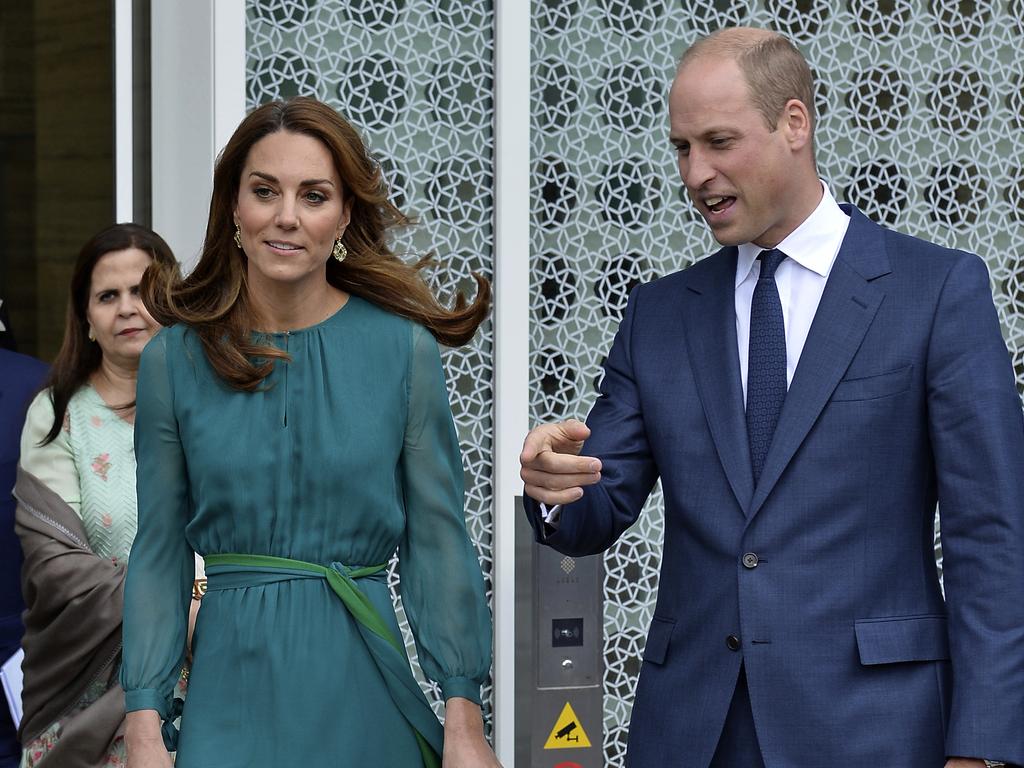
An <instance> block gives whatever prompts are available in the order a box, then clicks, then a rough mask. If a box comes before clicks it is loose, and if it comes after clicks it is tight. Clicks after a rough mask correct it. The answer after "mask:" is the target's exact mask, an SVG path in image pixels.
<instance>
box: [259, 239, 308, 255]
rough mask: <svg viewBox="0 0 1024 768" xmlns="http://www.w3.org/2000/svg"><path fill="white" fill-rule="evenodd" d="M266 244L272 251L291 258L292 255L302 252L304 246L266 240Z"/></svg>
mask: <svg viewBox="0 0 1024 768" xmlns="http://www.w3.org/2000/svg"><path fill="white" fill-rule="evenodd" d="M265 243H266V246H267V247H268V248H269V249H270V250H272V251H274V252H275V253H280V254H283V255H285V256H290V255H291V254H293V253H298V252H299V251H301V250H302V246H301V245H296V244H295V243H287V242H283V241H278V240H266V241H265Z"/></svg>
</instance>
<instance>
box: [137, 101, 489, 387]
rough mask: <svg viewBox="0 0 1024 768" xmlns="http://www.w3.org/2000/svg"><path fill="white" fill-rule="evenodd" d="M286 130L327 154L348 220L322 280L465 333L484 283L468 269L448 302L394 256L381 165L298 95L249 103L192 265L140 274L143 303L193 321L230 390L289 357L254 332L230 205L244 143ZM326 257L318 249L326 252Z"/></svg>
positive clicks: (466, 336)
mask: <svg viewBox="0 0 1024 768" xmlns="http://www.w3.org/2000/svg"><path fill="white" fill-rule="evenodd" d="M278 131H289V132H291V133H298V134H305V135H307V136H312V137H314V138H316V139H319V140H320V141H321V142H323V144H324V146H326V147H327V149H328V151H329V152H330V153H331V156H332V158H333V159H334V165H335V168H336V170H337V172H338V176H339V177H340V179H341V183H342V186H343V187H344V195H345V197H346V199H348V198H351V200H352V214H351V220H350V222H349V225H348V227H347V228H346V230H345V233H344V235H343V237H342V241H343V242H344V244H345V246H346V248H347V249H348V257H347V258H346V259H345V260H344V261H343V262H338V261H336V260H334V259H330V258H328V260H327V281H328V282H329V283H330V284H331V285H332V286H334V287H335V288H338V289H340V290H343V291H346V292H348V293H351V294H354V295H356V296H360V297H362V298H365V299H367V300H368V301H371V302H373V303H374V304H376V305H377V306H379V307H382V308H383V309H386V310H388V311H390V312H393V313H394V314H397V315H402V316H403V317H407V318H409V319H411V320H414V321H416V322H418V323H420V324H422V325H423V326H424V327H426V328H427V330H429V331H430V332H431V333H432V334H433V335H434V337H435V338H436V339H437V340H438V341H439V342H441V343H442V344H446V345H448V346H459V345H462V344H465V343H466V342H467V341H469V340H470V339H471V338H472V337H473V334H474V333H476V329H477V328H478V327H479V326H480V323H482V322H483V320H484V318H485V317H486V316H487V312H488V309H489V307H490V297H491V288H490V283H489V282H488V281H487V280H486V279H485V278H483V277H481V276H480V275H477V274H474V275H473V277H474V278H475V279H476V282H477V287H478V289H477V295H476V299H475V300H474V301H473V303H472V304H469V305H467V303H466V299H465V296H464V295H463V294H462V293H461V292H460V293H457V294H456V296H455V304H454V306H453V308H452V309H446V308H445V307H444V306H443V305H442V304H441V303H440V302H439V301H438V299H437V297H436V296H435V295H434V293H433V291H432V290H431V289H430V287H429V286H428V285H427V283H426V282H425V281H424V279H423V277H422V275H421V273H420V270H421V269H422V268H423V267H424V266H426V265H427V264H428V263H429V262H430V260H431V259H430V257H429V256H428V257H425V258H423V259H420V260H419V261H418V262H417V263H416V264H407V263H405V262H404V261H402V260H401V259H400V258H398V257H397V256H396V255H395V254H394V253H393V252H392V250H391V248H390V247H389V245H388V243H387V231H388V230H389V229H390V228H391V227H394V226H401V225H405V224H408V223H409V219H408V218H407V217H406V216H405V215H404V214H403V213H402V212H401V211H399V210H398V209H397V208H396V207H395V206H394V205H393V204H392V203H391V201H390V200H388V189H387V185H386V183H385V182H384V179H383V177H382V175H381V171H380V166H379V165H378V164H377V162H376V161H374V159H373V158H372V157H371V156H370V154H369V152H368V150H367V148H366V146H365V145H364V144H363V141H362V139H361V138H360V137H359V134H358V133H357V132H356V130H355V129H354V128H353V127H352V126H351V125H350V124H349V123H348V122H347V121H346V120H345V119H344V118H342V117H341V116H340V115H339V114H338V113H337V112H336V111H335V110H333V109H331V107H329V106H327V105H326V104H323V103H321V102H319V101H317V100H316V99H311V98H306V97H297V98H294V99H290V100H288V101H275V102H270V103H268V104H264V105H263V106H261V107H258V108H257V109H255V110H253V111H252V112H251V113H250V114H249V115H248V116H247V117H246V118H245V119H244V120H243V121H242V123H241V124H240V125H239V126H238V128H237V129H236V130H235V132H234V134H233V135H232V137H231V139H230V140H229V141H228V143H227V146H226V147H224V151H223V152H222V153H221V155H220V158H219V159H218V161H217V166H216V168H215V169H214V172H213V196H212V199H211V201H210V217H209V221H208V223H207V227H206V238H205V241H204V243H203V249H202V253H201V255H200V257H199V262H198V264H197V265H196V267H195V269H194V270H193V271H192V272H191V274H189V275H188V276H187V277H185V278H183V279H180V280H176V281H174V283H173V284H168V285H166V286H163V287H161V286H158V285H156V284H155V283H153V282H150V281H148V280H147V281H144V283H143V292H142V295H143V301H145V303H146V306H147V308H148V309H149V311H150V314H152V315H153V317H154V319H156V321H157V322H159V323H160V324H161V325H173V324H175V323H178V322H182V323H185V324H187V325H189V326H191V327H192V328H193V329H194V330H195V332H196V333H197V334H198V336H199V339H200V341H201V342H202V345H203V349H204V351H205V352H206V356H207V358H208V359H209V361H210V364H211V365H212V366H213V368H214V370H215V371H216V372H217V374H218V375H219V376H220V377H221V378H222V379H223V380H224V381H226V382H227V383H228V384H230V385H231V386H232V387H235V388H236V389H240V390H247V391H252V390H255V389H257V388H258V387H259V386H260V384H261V383H262V381H263V380H264V379H265V378H266V376H267V375H268V374H269V373H270V371H271V370H272V368H273V365H274V359H288V355H287V354H286V353H285V352H282V351H281V350H279V349H277V348H275V347H273V346H270V345H268V344H260V343H259V342H258V340H254V339H253V338H252V333H253V331H255V330H258V326H259V322H260V321H259V318H258V317H257V316H256V312H255V310H254V309H253V307H252V304H251V301H250V298H249V295H248V290H247V278H246V261H247V259H246V256H245V253H243V252H242V251H241V250H240V249H239V248H237V247H236V246H235V243H234V240H233V237H234V232H235V225H234V222H233V212H234V208H235V204H236V200H237V198H238V190H239V186H240V183H241V177H242V171H243V169H244V166H245V161H246V159H247V157H248V155H249V150H250V149H251V148H252V146H253V145H254V144H256V142H258V141H259V140H260V139H262V138H264V137H266V136H269V135H270V134H273V133H277V132H278ZM325 256H326V254H325Z"/></svg>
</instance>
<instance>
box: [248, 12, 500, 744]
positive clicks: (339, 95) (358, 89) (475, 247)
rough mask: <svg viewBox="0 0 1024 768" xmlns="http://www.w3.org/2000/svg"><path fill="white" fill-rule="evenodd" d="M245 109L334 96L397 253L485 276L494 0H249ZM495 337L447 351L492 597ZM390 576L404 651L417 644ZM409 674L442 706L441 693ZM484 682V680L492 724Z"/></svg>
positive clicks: (446, 277) (451, 278)
mask: <svg viewBox="0 0 1024 768" xmlns="http://www.w3.org/2000/svg"><path fill="white" fill-rule="evenodd" d="M246 17H247V18H246V51H247V56H246V82H247V108H249V109H252V108H253V107H256V106H258V105H259V104H263V103H264V102H267V101H270V100H273V99H281V98H288V97H291V96H297V95H304V96H315V97H316V98H318V99H320V100H321V101H324V102H326V103H328V104H330V105H331V106H332V107H334V108H336V109H337V110H339V111H340V112H341V114H343V115H344V116H345V117H346V118H347V119H348V120H350V121H351V122H352V123H353V125H355V126H356V127H357V129H358V130H359V131H360V132H361V133H362V135H363V138H364V139H365V140H366V141H367V143H368V145H369V147H370V148H371V150H372V152H373V154H374V156H375V157H376V158H377V160H378V161H379V162H380V165H381V168H382V169H383V172H384V176H385V178H386V179H387V181H388V183H389V185H390V187H391V191H392V199H393V201H394V202H395V203H396V204H397V205H398V207H399V208H400V209H401V210H402V211H404V212H405V213H407V214H410V215H412V216H413V217H415V219H416V224H415V226H413V227H410V228H409V229H408V230H406V231H402V232H399V233H396V236H395V244H396V246H397V250H398V252H399V253H401V254H403V255H404V257H405V258H407V259H408V260H410V261H411V260H415V259H417V258H418V257H420V256H423V255H425V254H427V253H431V252H432V253H434V254H435V255H436V259H437V261H438V263H439V267H438V268H437V269H435V270H434V271H433V272H432V273H431V280H432V281H433V283H434V285H435V287H436V288H437V289H438V291H439V292H440V294H441V295H442V296H443V297H446V298H450V297H451V296H452V295H453V294H454V292H455V291H456V290H459V289H461V290H463V291H465V292H466V293H467V296H468V297H469V298H472V296H473V294H474V291H475V283H474V282H473V280H472V277H471V275H472V273H474V272H477V273H480V274H482V275H484V276H485V277H487V278H488V279H490V278H491V277H492V275H493V264H492V254H493V246H494V242H493V226H492V220H493V214H494V203H493V162H492V157H493V152H494V139H493V130H492V122H493V117H494V106H493V100H492V93H493V90H494V86H493V79H494V74H493V69H494V68H493V58H494V11H493V3H492V2H491V1H490V0H458V1H456V0H431V1H430V2H426V1H425V0H249V2H248V3H247V7H246ZM492 349H493V335H492V328H491V324H490V322H487V323H486V324H485V325H484V326H483V327H482V328H481V330H480V332H478V333H477V335H476V337H475V338H474V340H473V341H472V342H471V343H470V344H469V345H467V346H465V347H462V348H461V349H457V350H445V351H444V353H443V356H444V363H445V370H446V374H447V378H448V390H449V396H450V399H451V403H452V410H453V412H454V415H455V421H456V425H457V427H458V431H459V438H460V442H461V445H462V454H463V467H464V470H465V485H466V520H467V524H468V526H469V531H470V535H471V537H472V539H473V542H474V543H475V544H476V547H477V554H478V555H479V558H480V563H481V567H482V568H483V572H484V578H485V581H486V587H487V595H488V599H489V600H490V599H491V597H492V589H491V573H492V570H493V569H492V540H493V531H494V529H493V524H492V521H491V506H492V485H491V477H492V466H491V463H492V453H493V452H492V440H493V434H492V433H493V426H492V420H491V411H492V404H493V392H494V390H493V381H492V379H493V372H494V365H493V355H492ZM390 582H391V586H392V592H393V594H394V596H395V601H396V606H397V607H398V611H399V622H400V625H401V627H402V632H403V634H404V635H405V640H406V647H407V649H408V652H409V655H410V657H411V658H413V659H414V660H415V659H416V647H415V645H414V643H413V640H412V634H411V632H410V630H409V625H408V622H407V621H406V619H405V615H404V613H403V612H402V611H401V600H400V598H399V596H398V591H397V585H398V574H397V572H396V569H395V563H394V562H392V568H391V575H390ZM413 666H414V669H415V670H416V672H417V675H418V676H419V679H420V683H421V685H423V687H424V690H426V691H427V692H428V696H429V697H431V700H432V701H433V702H434V704H435V709H436V710H437V712H438V714H443V705H442V703H441V698H440V691H439V690H438V689H437V688H436V687H435V686H433V685H432V684H431V683H429V682H428V681H426V680H425V679H424V678H423V677H422V675H421V673H420V672H419V666H418V664H414V665H413ZM492 699H493V697H492V690H491V684H490V682H488V684H487V685H486V686H485V689H484V705H485V718H486V722H487V724H488V729H489V728H490V723H491V717H490V709H491V702H492Z"/></svg>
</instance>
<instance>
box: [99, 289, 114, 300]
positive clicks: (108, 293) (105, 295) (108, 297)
mask: <svg viewBox="0 0 1024 768" xmlns="http://www.w3.org/2000/svg"><path fill="white" fill-rule="evenodd" d="M115 296H117V294H116V293H114V292H113V291H104V292H103V293H101V294H100V301H101V302H107V301H112V300H113V299H114V297H115Z"/></svg>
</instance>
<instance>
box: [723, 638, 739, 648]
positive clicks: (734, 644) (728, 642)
mask: <svg viewBox="0 0 1024 768" xmlns="http://www.w3.org/2000/svg"><path fill="white" fill-rule="evenodd" d="M725 646H726V647H727V648H728V649H729V650H730V651H738V650H739V649H740V639H739V638H738V637H736V635H729V636H728V637H727V638H725Z"/></svg>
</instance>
